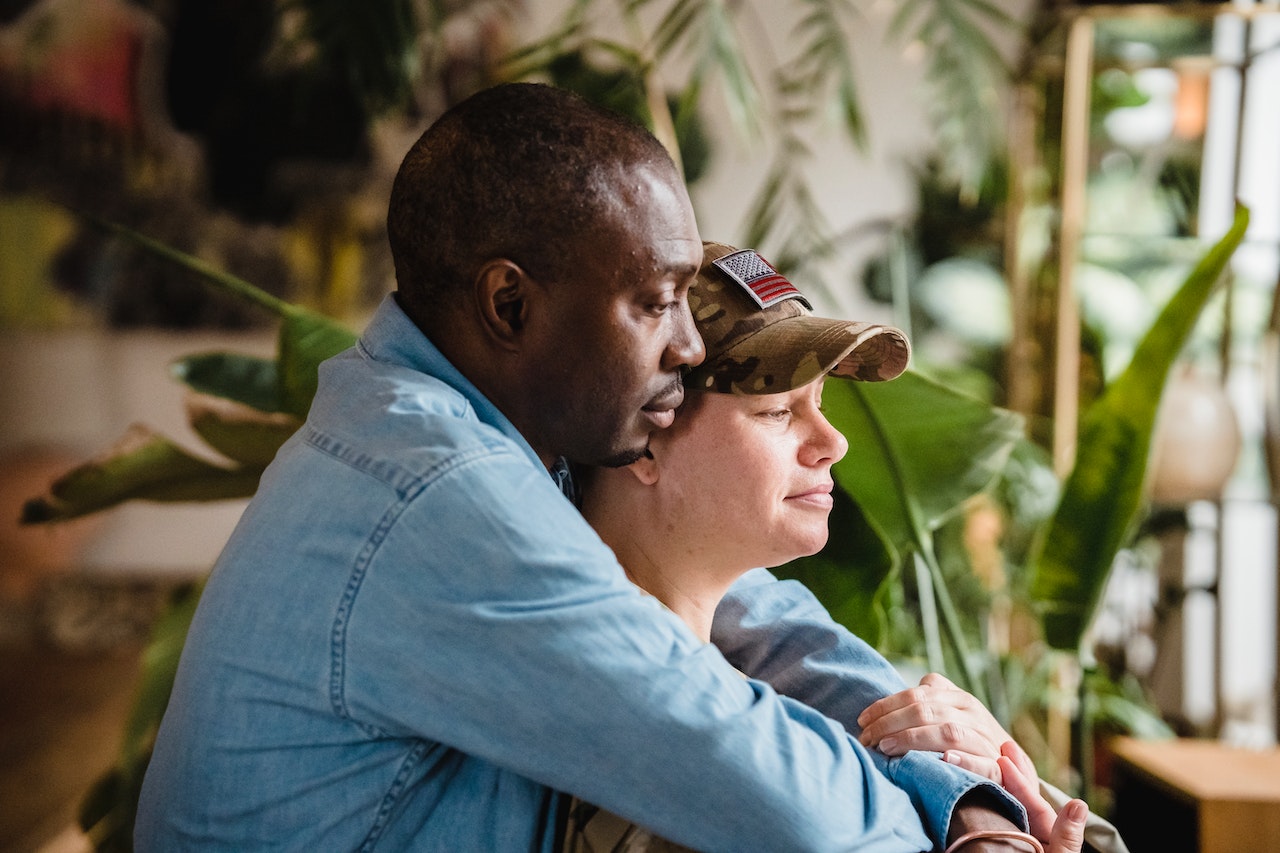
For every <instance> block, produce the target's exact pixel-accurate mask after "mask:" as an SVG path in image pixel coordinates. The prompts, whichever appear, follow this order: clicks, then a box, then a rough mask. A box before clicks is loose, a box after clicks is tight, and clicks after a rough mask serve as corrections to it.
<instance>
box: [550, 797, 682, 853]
mask: <svg viewBox="0 0 1280 853" xmlns="http://www.w3.org/2000/svg"><path fill="white" fill-rule="evenodd" d="M560 853H697V851H695V850H693V849H691V848H689V847H685V846H684V845H683V844H676V843H675V842H674V841H667V840H666V839H665V838H660V837H659V836H657V835H654V834H653V833H652V832H650V831H649V830H647V829H645V828H644V827H642V826H638V825H637V824H634V823H632V822H631V821H629V820H627V819H626V818H623V817H618V816H617V815H616V814H614V813H613V812H608V811H605V810H604V809H602V808H599V807H598V806H593V805H591V804H590V803H587V802H584V801H583V800H580V799H578V798H577V797H574V798H573V800H572V802H571V803H570V806H569V821H568V824H567V826H566V827H565V834H564V839H563V840H562V842H561V845H560Z"/></svg>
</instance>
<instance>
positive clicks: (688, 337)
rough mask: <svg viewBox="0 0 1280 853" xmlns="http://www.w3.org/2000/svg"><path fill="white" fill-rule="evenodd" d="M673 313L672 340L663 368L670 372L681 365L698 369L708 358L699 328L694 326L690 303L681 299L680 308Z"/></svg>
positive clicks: (668, 345) (668, 346) (669, 343)
mask: <svg viewBox="0 0 1280 853" xmlns="http://www.w3.org/2000/svg"><path fill="white" fill-rule="evenodd" d="M671 313H672V329H671V340H670V341H669V342H668V343H667V351H666V353H665V359H664V363H663V367H665V368H667V369H668V370H672V369H675V368H678V367H680V366H681V365H685V366H688V367H697V366H698V365H699V364H701V363H702V360H703V359H704V358H706V355H707V348H706V347H705V346H703V343H702V335H699V334H698V327H697V326H696V325H694V322H693V313H692V312H691V311H690V310H689V301H688V300H687V299H681V300H680V305H679V307H678V308H676V309H675V310H674V311H672V312H671Z"/></svg>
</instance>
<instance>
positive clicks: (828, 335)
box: [685, 243, 911, 394]
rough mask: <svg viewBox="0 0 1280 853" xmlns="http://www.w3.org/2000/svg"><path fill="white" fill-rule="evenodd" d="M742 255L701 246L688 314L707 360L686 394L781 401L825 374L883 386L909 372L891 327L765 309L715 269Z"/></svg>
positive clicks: (905, 352)
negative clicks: (785, 394)
mask: <svg viewBox="0 0 1280 853" xmlns="http://www.w3.org/2000/svg"><path fill="white" fill-rule="evenodd" d="M737 251H738V250H737V249H735V248H733V247H732V246H726V245H725V244H723V243H704V244H703V259H702V269H701V270H700V271H699V272H698V277H697V280H696V281H695V282H694V284H693V287H692V288H690V290H689V308H690V309H691V310H692V311H693V319H694V322H695V323H696V324H697V326H698V332H699V333H700V334H701V335H702V340H703V343H705V344H706V347H707V357H706V360H705V361H703V363H702V364H700V365H699V366H698V367H696V368H694V369H693V370H692V371H691V372H690V373H689V375H688V376H686V377H685V386H686V387H688V388H697V389H700V390H705V391H717V392H720V393H722V394H778V393H781V392H783V391H790V390H791V389H793V388H799V387H800V386H802V385H807V384H808V383H810V382H812V381H813V380H815V379H817V378H818V377H819V376H821V375H823V374H824V373H829V374H831V375H832V376H840V377H844V378H846V379H856V380H860V381H863V382H882V381H884V380H887V379H893V378H894V377H896V376H899V375H900V374H901V373H902V371H904V370H906V369H907V362H908V361H909V360H910V358H911V345H910V344H909V343H908V341H907V336H906V335H905V334H903V333H902V332H901V331H900V330H899V329H895V328H893V327H892V326H882V325H879V324H876V323H859V322H853V321H849V320H832V319H827V318H824V317H815V316H813V314H812V312H810V311H809V309H808V308H807V307H806V306H807V303H806V302H805V301H804V299H803V297H800V298H790V299H785V300H784V301H782V302H778V303H776V304H773V305H770V306H769V307H768V308H760V306H759V305H758V304H756V302H755V300H754V299H753V298H752V296H751V295H750V294H749V293H748V292H747V290H746V289H745V288H744V286H743V285H742V284H740V283H739V282H738V281H736V280H735V279H734V278H732V277H730V276H729V275H728V274H726V273H725V272H724V271H723V270H721V269H720V268H718V267H717V266H715V264H714V262H715V261H717V260H719V259H720V258H723V257H725V256H726V255H729V254H732V253H734V252H737ZM796 295H797V296H799V293H798V292H797V294H796Z"/></svg>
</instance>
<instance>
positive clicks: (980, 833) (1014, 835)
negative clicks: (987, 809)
mask: <svg viewBox="0 0 1280 853" xmlns="http://www.w3.org/2000/svg"><path fill="white" fill-rule="evenodd" d="M979 838H1005V839H1008V840H1009V841H1025V842H1027V843H1028V844H1030V845H1031V849H1032V850H1033V851H1035V853H1044V845H1043V844H1041V843H1040V839H1038V838H1036V837H1035V836H1034V835H1032V834H1031V833H1029V832H1018V831H1017V830H1015V829H979V830H976V831H974V832H966V833H965V834H964V835H962V836H960V837H959V838H957V839H956V840H955V841H953V842H951V846H950V847H948V848H947V849H946V852H945V853H956V851H957V850H959V849H960V848H961V847H963V846H964V845H966V844H968V843H969V842H970V841H977V840H978V839H979Z"/></svg>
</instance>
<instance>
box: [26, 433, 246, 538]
mask: <svg viewBox="0 0 1280 853" xmlns="http://www.w3.org/2000/svg"><path fill="white" fill-rule="evenodd" d="M261 474H262V471H261V469H258V468H223V467H220V466H218V465H214V464H212V463H210V462H207V461H205V460H203V459H200V458H199V457H196V456H193V455H192V454H190V453H189V452H187V451H186V450H184V449H183V448H181V447H179V446H178V445H177V444H175V443H173V442H172V441H170V440H169V439H167V438H165V437H164V436H161V435H158V434H156V433H154V432H152V431H151V430H149V429H147V428H146V427H142V426H135V427H133V428H132V429H130V431H129V432H128V433H127V434H126V435H125V437H124V438H123V439H122V440H121V441H120V442H119V443H118V444H117V445H116V446H115V447H114V448H112V449H111V450H110V451H108V452H107V454H106V455H104V456H103V457H101V458H98V459H94V460H91V461H89V462H86V463H85V464H83V465H80V466H78V467H76V468H73V469H72V470H71V471H69V472H67V473H66V474H64V475H62V476H61V477H59V478H58V479H57V480H56V481H55V482H54V483H53V485H52V486H51V487H50V490H49V494H47V495H45V496H43V497H39V498H34V499H32V500H29V501H27V502H26V504H25V505H24V506H23V508H22V522H23V523H24V524H39V523H42V522H48V521H61V520H65V519H69V518H76V517H78V516H81V515H86V514H88V513H91V512H96V511H98V510H102V509H106V508H108V507H112V506H115V505H116V504H119V503H123V502H124V501H128V500H151V501H166V502H167V501H207V500H223V499H228V498H244V497H249V496H251V495H252V494H253V493H254V491H256V490H257V488H258V479H259V477H260V476H261Z"/></svg>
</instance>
